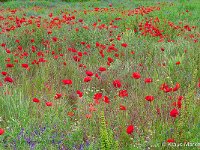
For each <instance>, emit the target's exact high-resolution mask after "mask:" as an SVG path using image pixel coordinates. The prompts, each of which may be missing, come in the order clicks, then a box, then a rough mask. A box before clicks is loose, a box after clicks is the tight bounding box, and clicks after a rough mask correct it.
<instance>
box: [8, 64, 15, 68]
mask: <svg viewBox="0 0 200 150" xmlns="http://www.w3.org/2000/svg"><path fill="white" fill-rule="evenodd" d="M6 67H7V68H12V67H14V64H6Z"/></svg>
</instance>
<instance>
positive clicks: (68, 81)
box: [62, 79, 72, 85]
mask: <svg viewBox="0 0 200 150" xmlns="http://www.w3.org/2000/svg"><path fill="white" fill-rule="evenodd" d="M62 82H63V83H64V85H66V84H72V80H67V79H66V80H62Z"/></svg>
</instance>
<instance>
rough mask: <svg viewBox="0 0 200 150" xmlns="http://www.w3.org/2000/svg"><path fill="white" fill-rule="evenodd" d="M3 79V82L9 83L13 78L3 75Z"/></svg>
mask: <svg viewBox="0 0 200 150" xmlns="http://www.w3.org/2000/svg"><path fill="white" fill-rule="evenodd" d="M4 81H5V82H10V83H12V82H13V79H12V78H11V77H5V78H4Z"/></svg>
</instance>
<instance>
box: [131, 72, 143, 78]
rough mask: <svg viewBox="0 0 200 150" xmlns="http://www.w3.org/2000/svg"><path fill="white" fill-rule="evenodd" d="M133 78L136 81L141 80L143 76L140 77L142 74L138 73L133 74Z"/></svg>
mask: <svg viewBox="0 0 200 150" xmlns="http://www.w3.org/2000/svg"><path fill="white" fill-rule="evenodd" d="M132 77H133V78H134V79H139V78H140V77H141V75H140V73H138V72H133V74H132Z"/></svg>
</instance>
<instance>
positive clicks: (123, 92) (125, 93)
mask: <svg viewBox="0 0 200 150" xmlns="http://www.w3.org/2000/svg"><path fill="white" fill-rule="evenodd" d="M127 96H128V93H127V90H120V91H119V97H127Z"/></svg>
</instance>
